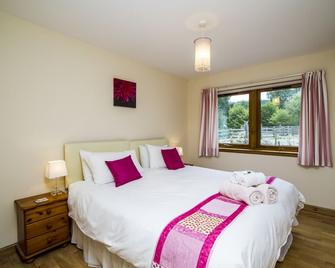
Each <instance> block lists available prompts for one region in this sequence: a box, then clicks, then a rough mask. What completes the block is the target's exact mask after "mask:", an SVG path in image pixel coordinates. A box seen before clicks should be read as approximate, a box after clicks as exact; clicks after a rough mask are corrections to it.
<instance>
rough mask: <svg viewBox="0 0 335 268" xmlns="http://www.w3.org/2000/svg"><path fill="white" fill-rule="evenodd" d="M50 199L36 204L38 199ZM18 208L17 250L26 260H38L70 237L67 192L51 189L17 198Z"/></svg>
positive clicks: (66, 241)
mask: <svg viewBox="0 0 335 268" xmlns="http://www.w3.org/2000/svg"><path fill="white" fill-rule="evenodd" d="M42 197H47V198H48V199H49V200H48V201H46V202H43V203H39V204H36V203H35V202H34V200H36V199H38V198H42ZM15 207H16V212H17V232H18V244H17V246H16V249H17V252H18V253H19V255H20V257H21V258H22V260H23V261H26V262H29V261H32V260H34V257H36V256H37V255H38V254H40V253H42V252H45V251H47V250H49V249H52V248H54V247H56V246H59V245H65V244H67V243H68V242H69V241H70V228H69V218H68V208H67V194H66V193H63V194H61V195H58V196H52V195H51V194H50V193H46V194H41V195H36V196H32V197H28V198H23V199H19V200H15Z"/></svg>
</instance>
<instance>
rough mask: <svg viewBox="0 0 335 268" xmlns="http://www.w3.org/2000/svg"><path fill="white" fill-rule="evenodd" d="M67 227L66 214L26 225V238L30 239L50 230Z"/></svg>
mask: <svg viewBox="0 0 335 268" xmlns="http://www.w3.org/2000/svg"><path fill="white" fill-rule="evenodd" d="M67 225H68V216H67V214H66V213H63V214H59V215H56V216H53V217H50V218H47V219H44V220H40V221H37V222H33V223H31V224H27V226H26V236H27V239H31V238H33V237H35V236H39V235H42V234H44V233H47V232H50V231H52V230H55V229H58V228H60V227H63V226H67Z"/></svg>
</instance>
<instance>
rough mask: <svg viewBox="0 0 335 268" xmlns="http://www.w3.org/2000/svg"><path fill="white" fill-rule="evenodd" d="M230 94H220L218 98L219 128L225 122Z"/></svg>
mask: <svg viewBox="0 0 335 268" xmlns="http://www.w3.org/2000/svg"><path fill="white" fill-rule="evenodd" d="M229 99H230V96H221V97H219V98H218V110H219V111H218V112H219V129H222V128H224V126H225V125H226V124H227V117H228V111H229Z"/></svg>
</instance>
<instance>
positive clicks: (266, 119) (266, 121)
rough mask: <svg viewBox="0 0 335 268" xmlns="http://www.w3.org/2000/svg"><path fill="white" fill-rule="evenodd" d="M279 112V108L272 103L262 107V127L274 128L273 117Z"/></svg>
mask: <svg viewBox="0 0 335 268" xmlns="http://www.w3.org/2000/svg"><path fill="white" fill-rule="evenodd" d="M277 110H278V107H277V106H276V105H274V104H273V103H272V102H268V103H266V104H265V105H262V107H261V114H262V126H264V127H269V126H272V125H273V124H272V122H271V120H270V119H271V117H272V115H273V114H274V113H275V112H276V111H277Z"/></svg>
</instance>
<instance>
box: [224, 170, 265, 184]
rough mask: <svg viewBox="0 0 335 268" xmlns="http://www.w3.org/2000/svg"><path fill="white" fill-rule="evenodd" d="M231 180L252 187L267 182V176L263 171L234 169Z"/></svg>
mask: <svg viewBox="0 0 335 268" xmlns="http://www.w3.org/2000/svg"><path fill="white" fill-rule="evenodd" d="M230 181H231V182H232V183H236V184H240V185H243V186H245V187H250V186H257V185H260V184H263V183H265V182H266V177H265V175H264V173H262V172H254V171H250V170H245V171H234V172H233V174H232V176H231V178H230Z"/></svg>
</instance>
